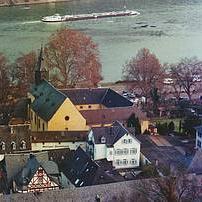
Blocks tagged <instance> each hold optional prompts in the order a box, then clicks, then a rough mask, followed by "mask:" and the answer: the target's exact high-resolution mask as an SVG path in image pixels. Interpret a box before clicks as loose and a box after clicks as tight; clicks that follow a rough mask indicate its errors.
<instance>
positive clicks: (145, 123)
mask: <svg viewBox="0 0 202 202" xmlns="http://www.w3.org/2000/svg"><path fill="white" fill-rule="evenodd" d="M140 125H141V133H144V131H145V130H147V129H148V127H149V121H148V120H140Z"/></svg>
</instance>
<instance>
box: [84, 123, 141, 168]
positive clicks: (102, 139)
mask: <svg viewBox="0 0 202 202" xmlns="http://www.w3.org/2000/svg"><path fill="white" fill-rule="evenodd" d="M87 151H88V152H89V153H90V154H91V156H92V158H93V159H94V160H100V159H107V160H108V161H112V165H113V166H114V167H115V168H116V169H120V168H134V167H138V166H139V162H140V142H139V141H138V140H137V139H136V138H135V136H134V135H132V134H130V133H129V132H128V131H127V130H126V128H124V127H123V125H122V124H121V123H120V122H118V121H116V122H115V123H113V125H112V126H109V127H99V128H92V129H91V130H90V132H89V134H88V143H87Z"/></svg>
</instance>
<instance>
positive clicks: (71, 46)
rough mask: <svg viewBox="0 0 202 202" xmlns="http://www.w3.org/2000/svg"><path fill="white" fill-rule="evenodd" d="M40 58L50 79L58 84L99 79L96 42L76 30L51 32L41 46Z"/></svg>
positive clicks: (66, 84) (74, 83)
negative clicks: (45, 43)
mask: <svg viewBox="0 0 202 202" xmlns="http://www.w3.org/2000/svg"><path fill="white" fill-rule="evenodd" d="M44 62H45V64H46V67H47V69H48V70H50V78H51V81H52V82H53V83H54V84H55V85H56V86H57V87H60V88H66V87H75V86H76V85H77V86H78V85H85V86H97V84H98V82H99V81H100V80H101V79H102V77H101V64H100V62H99V58H98V50H97V46H96V44H95V43H94V42H93V41H92V40H91V38H90V37H88V36H86V35H85V34H83V33H81V32H79V31H74V30H70V29H62V30H59V31H58V32H57V33H56V34H53V35H52V36H51V37H50V40H49V42H48V44H47V45H46V47H45V57H44Z"/></svg>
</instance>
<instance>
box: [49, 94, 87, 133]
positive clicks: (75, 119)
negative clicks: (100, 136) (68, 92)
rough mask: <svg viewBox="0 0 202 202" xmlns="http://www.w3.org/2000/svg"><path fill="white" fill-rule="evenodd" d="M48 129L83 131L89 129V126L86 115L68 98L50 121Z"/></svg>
mask: <svg viewBox="0 0 202 202" xmlns="http://www.w3.org/2000/svg"><path fill="white" fill-rule="evenodd" d="M67 119H68V120H67ZM48 130H49V131H51V130H52V131H58V130H69V131H81V130H89V127H88V126H87V125H86V120H85V119H84V117H83V116H82V115H81V114H80V112H79V111H78V110H77V108H76V107H75V106H74V105H73V104H72V102H71V101H70V99H69V98H67V99H65V101H64V102H63V104H62V105H61V106H60V107H59V109H58V110H57V112H56V113H55V114H54V115H53V117H52V118H51V120H50V121H49V122H48Z"/></svg>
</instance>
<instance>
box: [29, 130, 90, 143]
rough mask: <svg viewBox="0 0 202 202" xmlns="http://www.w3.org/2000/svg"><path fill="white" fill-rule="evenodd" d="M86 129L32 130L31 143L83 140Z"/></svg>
mask: <svg viewBox="0 0 202 202" xmlns="http://www.w3.org/2000/svg"><path fill="white" fill-rule="evenodd" d="M87 134H88V131H41V132H32V133H31V136H32V143H37V142H68V141H75V142H77V141H85V140H86V138H87Z"/></svg>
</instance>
